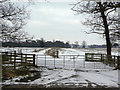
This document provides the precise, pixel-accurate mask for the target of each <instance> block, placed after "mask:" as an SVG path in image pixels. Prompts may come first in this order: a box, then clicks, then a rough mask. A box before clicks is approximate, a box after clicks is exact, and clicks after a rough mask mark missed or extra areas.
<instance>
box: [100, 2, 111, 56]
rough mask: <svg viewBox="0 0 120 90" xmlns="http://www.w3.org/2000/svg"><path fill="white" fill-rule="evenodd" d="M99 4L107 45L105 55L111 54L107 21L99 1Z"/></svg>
mask: <svg viewBox="0 0 120 90" xmlns="http://www.w3.org/2000/svg"><path fill="white" fill-rule="evenodd" d="M99 5H100V12H101V16H102V19H103V25H104V28H105V37H106V46H107V55H111V42H110V36H109V29H108V23H107V18H106V16H105V13H104V8H103V7H102V5H101V3H100V4H99Z"/></svg>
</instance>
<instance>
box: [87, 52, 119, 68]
mask: <svg viewBox="0 0 120 90" xmlns="http://www.w3.org/2000/svg"><path fill="white" fill-rule="evenodd" d="M85 61H91V62H102V63H104V64H106V65H109V66H112V67H115V68H116V69H120V56H115V55H106V54H100V53H85Z"/></svg>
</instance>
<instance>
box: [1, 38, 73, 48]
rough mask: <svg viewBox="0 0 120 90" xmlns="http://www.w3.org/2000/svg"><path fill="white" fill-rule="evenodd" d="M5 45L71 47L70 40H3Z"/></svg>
mask: <svg viewBox="0 0 120 90" xmlns="http://www.w3.org/2000/svg"><path fill="white" fill-rule="evenodd" d="M2 46H3V47H62V48H71V46H70V44H69V42H66V43H64V42H63V41H53V42H52V41H46V42H45V41H43V40H37V41H24V42H2Z"/></svg>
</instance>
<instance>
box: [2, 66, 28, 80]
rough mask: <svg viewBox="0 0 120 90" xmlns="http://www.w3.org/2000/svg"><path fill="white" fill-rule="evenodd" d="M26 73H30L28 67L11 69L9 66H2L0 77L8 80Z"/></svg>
mask: <svg viewBox="0 0 120 90" xmlns="http://www.w3.org/2000/svg"><path fill="white" fill-rule="evenodd" d="M26 74H30V72H29V68H25V67H22V68H19V69H12V68H11V67H3V68H2V79H3V80H8V79H12V78H13V77H17V76H24V75H26Z"/></svg>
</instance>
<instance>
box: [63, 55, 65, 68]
mask: <svg viewBox="0 0 120 90" xmlns="http://www.w3.org/2000/svg"><path fill="white" fill-rule="evenodd" d="M63 68H65V56H63Z"/></svg>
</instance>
